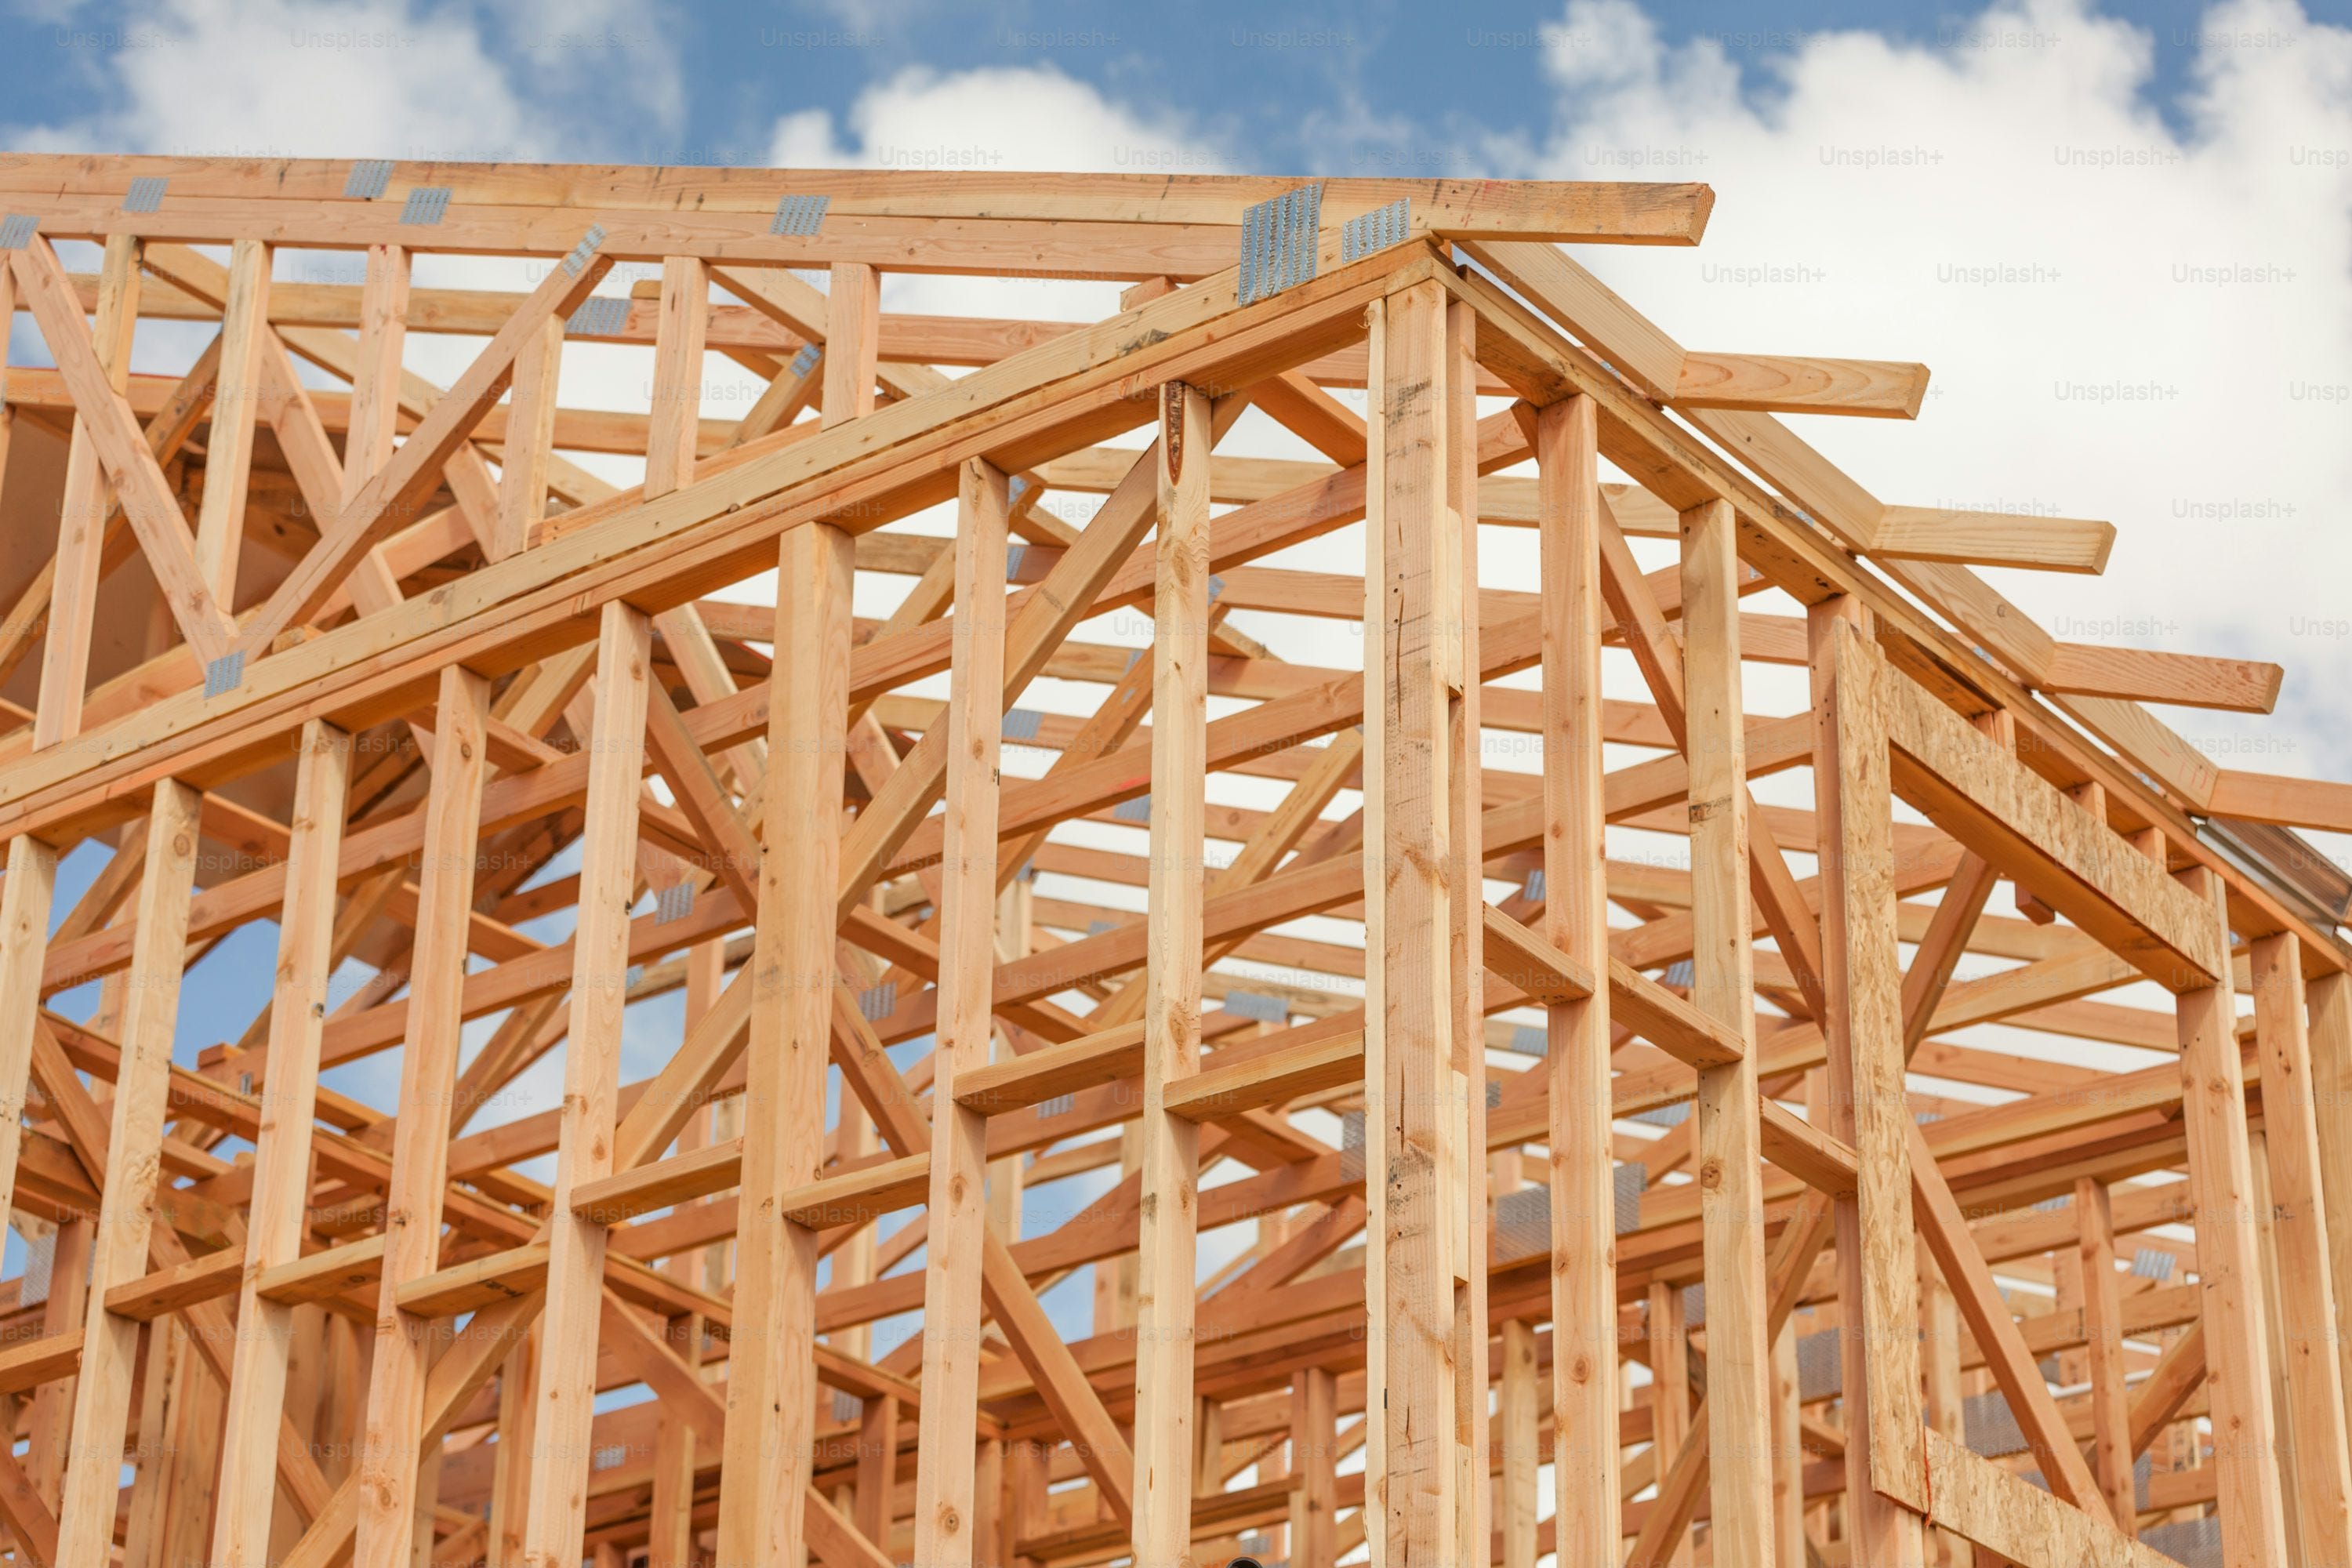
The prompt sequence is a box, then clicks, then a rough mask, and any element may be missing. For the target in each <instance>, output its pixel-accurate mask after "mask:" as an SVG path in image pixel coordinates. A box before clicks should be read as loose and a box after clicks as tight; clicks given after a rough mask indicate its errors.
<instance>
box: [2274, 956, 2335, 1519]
mask: <svg viewBox="0 0 2352 1568" xmlns="http://www.w3.org/2000/svg"><path fill="white" fill-rule="evenodd" d="M2251 958H2252V965H2251V967H2252V981H2253V991H2254V1041H2255V1045H2256V1047H2258V1048H2259V1049H2260V1051H2261V1053H2262V1085H2263V1146H2264V1149H2265V1151H2266V1152H2267V1155H2268V1159H2267V1169H2266V1171H2265V1172H2264V1174H2265V1175H2266V1176H2267V1177H2268V1181H2269V1187H2270V1199H2271V1201H2270V1203H2269V1205H2267V1207H2268V1209H2269V1213H2270V1216H2271V1225H2272V1226H2273V1229H2274V1231H2275V1233H2276V1237H2277V1247H2276V1256H2277V1259H2278V1289H2277V1290H2276V1292H2275V1293H2273V1295H2272V1296H2271V1298H2270V1300H2268V1301H2266V1302H2265V1305H2266V1306H2267V1307H2268V1308H2269V1310H2270V1311H2271V1312H2272V1313H2273V1334H2272V1339H2273V1344H2274V1346H2275V1348H2276V1350H2277V1351H2278V1352H2280V1360H2281V1364H2280V1365H2279V1366H2278V1367H2277V1368H2275V1369H2274V1371H2273V1376H2274V1377H2275V1379H2276V1381H2277V1383H2278V1385H2279V1386H2280V1387H2281V1388H2283V1389H2284V1391H2285V1394H2286V1398H2285V1400H2284V1404H2283V1405H2282V1406H2281V1408H2280V1410H2279V1412H2278V1420H2279V1428H2280V1432H2281V1434H2282V1438H2283V1442H2282V1445H2281V1446H2282V1447H2283V1448H2284V1450H2285V1452H2286V1453H2287V1454H2288V1455H2289V1457H2290V1459H2291V1466H2290V1469H2291V1473H2292V1476H2293V1479H2294V1506H2295V1513H2296V1521H2295V1522H2296V1530H2295V1534H2296V1538H2297V1542H2298V1544H2299V1545H2300V1547H2301V1549H2302V1552H2303V1557H2304V1560H2305V1562H2307V1563H2308V1562H2326V1561H2330V1560H2333V1559H2336V1558H2340V1557H2345V1556H2347V1554H2352V1505H2347V1496H2352V1479H2347V1461H2346V1442H2345V1427H2344V1393H2343V1388H2342V1385H2341V1383H2340V1381H2339V1378H2340V1370H2339V1368H2338V1366H2337V1363H2336V1349H2335V1347H2336V1341H2337V1340H2338V1339H2340V1338H2341V1337H2342V1336H2341V1331H2339V1330H2338V1329H2337V1327H2336V1286H2335V1281H2334V1280H2333V1279H2331V1278H2330V1277H2329V1274H2328V1268H2327V1249H2328V1239H2329V1238H2328V1230H2327V1216H2326V1212H2325V1209H2326V1200H2325V1197H2324V1191H2323V1176H2322V1166H2321V1163H2320V1151H2319V1124H2320V1122H2321V1121H2323V1120H2325V1119H2324V1118H2323V1117H2322V1116H2321V1115H2320V1107H2321V1105H2322V1104H2323V1103H2324V1102H2323V1101H2321V1100H2319V1099H2318V1098H2317V1096H2316V1094H2315V1092H2314V1088H2315V1085H2314V1077H2313V1068H2312V1053H2311V1042H2310V1036H2309V1032H2308V1031H2309V1021H2310V1013H2309V1008H2308V1005H2307V1002H2306V999H2305V987H2304V981H2303V944H2302V943H2301V942H2299V941H2298V940H2297V939H2296V938H2295V937H2294V935H2293V934H2292V933H2291V932H2284V931H2283V932H2279V933H2277V934H2275V935H2272V936H2265V937H2258V938H2256V939H2255V941H2254V942H2253V946H2252V955H2251Z"/></svg>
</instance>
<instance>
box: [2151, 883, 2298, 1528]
mask: <svg viewBox="0 0 2352 1568" xmlns="http://www.w3.org/2000/svg"><path fill="white" fill-rule="evenodd" d="M2179 883H2180V885H2181V886H2182V887H2184V888H2186V889H2188V890H2189V893H2190V894H2192V895H2193V896H2194V897H2196V898H2197V899H2198V900H2200V902H2202V903H2204V904H2205V905H2207V907H2209V908H2210V910H2212V921H2213V929H2214V931H2216V932H2217V933H2218V936H2219V940H2220V942H2221V947H2222V948H2223V950H2224V951H2227V949H2228V946H2229V931H2230V915H2229V907H2228V904H2227V902H2226V901H2225V900H2224V897H2223V894H2222V890H2221V883H2220V881H2219V880H2218V879H2216V878H2215V877H2214V876H2213V875H2212V874H2211V873H2210V872H2209V871H2206V870H2204V869H2203V868H2198V869H2195V870H2190V871H2186V872H2183V873H2181V875H2180V877H2179ZM2235 1011H2236V1009H2235V1005H2234V997H2233V994H2232V988H2231V985H2230V984H2228V982H2227V980H2226V978H2225V979H2224V980H2223V981H2222V982H2221V983H2219V984H2204V985H2191V986H2189V988H2188V989H2186V990H2184V991H2182V992H2180V993H2179V997H2178V1000H2177V1004H2176V1016H2177V1018H2178V1020H2179V1031H2180V1089H2181V1094H2180V1109H2181V1121H2182V1123H2183V1126H2184V1129H2185V1131H2187V1133H2188V1142H2189V1192H2190V1194H2191V1197H2192V1201H2193V1202H2194V1203H2195V1205H2196V1216H2197V1278H2198V1289H2199V1293H2200V1298H2201V1300H2203V1303H2204V1312H2203V1317H2204V1322H2205V1329H2206V1339H2205V1364H2206V1377H2205V1382H2206V1387H2207V1390H2208V1391H2209V1394H2210V1400H2211V1408H2212V1422H2213V1461H2212V1462H2213V1465H2214V1467H2215V1470H2216V1479H2217V1483H2218V1493H2219V1502H2220V1505H2221V1510H2220V1511H2221V1547H2222V1554H2223V1558H2224V1560H2225V1561H2226V1562H2227V1563H2229V1564H2230V1568H2254V1565H2255V1564H2257V1563H2284V1562H2285V1561H2286V1520H2285V1516H2284V1511H2283V1510H2282V1509H2281V1507H2280V1501H2279V1494H2278V1489H2277V1486H2276V1485H2275V1481H2276V1476H2277V1470H2276V1465H2277V1454H2276V1450H2275V1437H2274V1432H2275V1428H2274V1426H2273V1421H2272V1416H2271V1389H2270V1353H2269V1346H2268V1345H2267V1344H2266V1343H2265V1342H2264V1341H2265V1336H2266V1333H2267V1331H2266V1329H2265V1327H2264V1318H2263V1312H2264V1310H2265V1309H2264V1304H2263V1299H2262V1277H2261V1260H2260V1255H2259V1251H2258V1248H2257V1246H2256V1240H2255V1235H2254V1216H2253V1212H2252V1207H2251V1205H2252V1189H2253V1174H2252V1164H2251V1159H2252V1157H2251V1155H2250V1153H2249V1152H2248V1150H2247V1146H2246V1090H2245V1079H2244V1075H2243V1072H2242V1068H2241V1067H2240V1065H2239V1060H2238V1037H2237V1025H2236V1018H2235Z"/></svg>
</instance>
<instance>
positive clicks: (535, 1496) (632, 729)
mask: <svg viewBox="0 0 2352 1568" xmlns="http://www.w3.org/2000/svg"><path fill="white" fill-rule="evenodd" d="M652 663H653V626H652V623H651V622H649V621H648V620H647V619H646V616H645V615H644V613H643V612H641V611H639V610H637V609H635V608H633V607H632V606H630V605H626V604H624V603H621V602H620V601H618V600H615V601H614V603H612V604H609V605H605V606H604V621H603V625H602V626H600V627H599V629H598V633H597V640H596V720H595V725H596V728H595V733H596V735H597V736H598V737H599V742H600V743H598V744H597V745H596V746H595V747H594V749H593V751H592V752H591V753H590V762H589V774H588V823H589V825H590V826H589V831H588V835H587V840H586V842H585V843H584V844H583V847H582V849H581V858H580V898H579V910H580V918H579V923H578V924H577V925H576V926H575V927H574V929H573V931H572V1019H571V1027H570V1030H569V1036H568V1038H567V1040H566V1042H565V1045H564V1052H563V1122H562V1142H561V1143H560V1144H559V1145H558V1148H557V1152H556V1167H555V1186H554V1190H553V1192H552V1194H551V1195H550V1197H549V1201H548V1211H549V1221H548V1247H549V1255H548V1261H547V1308H546V1316H545V1319H544V1325H543V1332H544V1334H545V1336H546V1337H545V1340H544V1344H545V1354H544V1356H543V1357H542V1358H541V1363H540V1368H539V1391H538V1393H539V1414H538V1416H537V1419H536V1422H535V1429H536V1431H537V1434H538V1440H539V1442H540V1443H541V1445H542V1446H544V1447H546V1448H547V1449H548V1450H549V1451H550V1452H552V1453H555V1454H562V1455H572V1454H578V1453H582V1452H583V1451H585V1450H586V1449H587V1448H588V1447H590V1433H591V1430H592V1427H593V1421H594V1417H595V1406H596V1342H597V1326H598V1324H599V1323H600V1322H601V1321H603V1317H604V1249H605V1243H606V1240H607V1237H606V1232H605V1227H604V1226H603V1225H601V1224H599V1223H598V1222H597V1221H596V1220H595V1219H594V1218H593V1217H591V1216H588V1215H582V1214H579V1213H576V1212H575V1211H574V1209H573V1207H572V1192H573V1191H574V1190H575V1189H576V1188H578V1187H580V1186H581V1185H583V1184H585V1183H588V1182H593V1181H594V1180H596V1179H597V1178H599V1177H601V1176H604V1175H607V1174H609V1173H611V1171H612V1166H613V1145H614V1132H615V1131H616V1129H617V1124H618V1120H619V1108H618V1106H617V1104H616V1103H615V1100H614V1095H615V1092H616V1091H617V1089H618V1088H619V1082H620V1065H621V1030H622V1016H621V1015H622V1008H623V1006H624V1005H625V1001H626V998H627V994H628V967H629V906H630V905H631V904H633V903H635V901H636V889H637V878H636V864H637V810H636V807H637V796H638V789H639V785H638V771H639V758H638V756H637V754H636V753H635V751H634V749H632V748H630V747H628V746H627V745H625V744H624V743H622V742H623V740H624V738H625V737H628V736H633V735H639V734H642V733H644V732H645V727H646V687H647V685H648V681H649V675H650V667H651V665H652ZM587 1507H588V1491H587V1475H586V1473H585V1472H584V1470H583V1468H581V1467H579V1466H577V1465H574V1464H551V1465H537V1466H533V1467H532V1469H531V1480H530V1503H529V1511H528V1512H527V1514H526V1515H525V1521H524V1524H523V1557H524V1560H525V1561H526V1562H537V1563H570V1562H572V1561H574V1560H576V1559H577V1558H578V1557H579V1556H580V1553H581V1551H582V1548H583V1542H584V1541H585V1531H586V1525H587Z"/></svg>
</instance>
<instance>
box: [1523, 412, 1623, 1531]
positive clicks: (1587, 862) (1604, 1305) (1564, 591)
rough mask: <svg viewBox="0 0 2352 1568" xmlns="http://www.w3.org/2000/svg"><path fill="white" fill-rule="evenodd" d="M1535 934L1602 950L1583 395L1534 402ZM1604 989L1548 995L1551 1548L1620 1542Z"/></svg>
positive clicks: (1593, 467)
mask: <svg viewBox="0 0 2352 1568" xmlns="http://www.w3.org/2000/svg"><path fill="white" fill-rule="evenodd" d="M1536 462H1537V465H1538V479H1539V482H1540V484H1541V486H1542V500H1541V503H1540V504H1541V512H1542V519H1543V521H1542V525H1541V526H1542V538H1541V546H1542V564H1541V570H1542V573H1543V581H1542V614H1543V617H1544V620H1543V660H1544V664H1543V676H1544V710H1543V740H1544V752H1543V754H1544V816H1545V822H1544V838H1543V856H1544V891H1545V898H1544V917H1543V919H1544V931H1543V934H1544V938H1545V940H1546V941H1548V942H1550V943H1551V944H1552V945H1553V946H1554V947H1556V948H1558V949H1559V951H1560V952H1563V953H1565V954H1567V955H1568V956H1569V957H1570V959H1572V960H1574V961H1575V962H1577V963H1580V964H1581V965H1583V966H1585V968H1586V969H1587V971H1588V972H1589V973H1601V972H1602V971H1603V970H1605V968H1606V967H1607V962H1608V957H1609V949H1608V942H1609V910H1608V882H1607V879H1606V877H1605V875H1604V874H1603V871H1602V864H1603V854H1604V848H1605V846H1604V842H1603V839H1604V830H1603V827H1602V789H1603V785H1602V784H1601V744H1600V736H1601V725H1602V720H1601V711H1602V699H1601V626H1602V620H1601V586H1600V580H1601V558H1600V542H1599V537H1598V532H1599V528H1600V518H1599V507H1600V490H1599V484H1600V468H1599V447H1598V445H1597V437H1596V433H1595V429H1594V409H1593V405H1592V400H1591V399H1590V398H1586V397H1576V398H1571V399H1570V400H1569V401H1567V402H1566V403H1560V404H1555V405H1552V406H1551V407H1549V408H1547V409H1545V410H1544V411H1543V413H1542V415H1541V416H1539V418H1538V423H1537V429H1536ZM1545 1058H1546V1059H1545V1067H1544V1069H1543V1070H1544V1071H1545V1073H1546V1075H1547V1078H1548V1082H1547V1085H1546V1087H1547V1089H1548V1090H1549V1099H1550V1128H1549V1131H1550V1137H1549V1178H1550V1187H1551V1194H1552V1201H1551V1227H1552V1234H1551V1244H1552V1254H1553V1258H1554V1260H1555V1261H1554V1267H1553V1269H1552V1300H1551V1315H1552V1412H1553V1434H1554V1436H1553V1445H1552V1464H1553V1471H1552V1475H1553V1485H1554V1488H1555V1489H1556V1498H1555V1507H1554V1509H1553V1510H1552V1517H1553V1519H1554V1520H1555V1521H1558V1528H1559V1552H1560V1555H1561V1556H1562V1558H1563V1559H1564V1560H1567V1561H1570V1562H1577V1561H1591V1562H1600V1561H1604V1560H1606V1559H1607V1558H1608V1557H1609V1556H1611V1555H1612V1554H1614V1553H1615V1552H1617V1551H1618V1549H1619V1548H1618V1542H1619V1538H1620V1534H1621V1531H1620V1530H1619V1528H1618V1521H1619V1501H1618V1500H1619V1496H1620V1492H1621V1487H1620V1478H1619V1468H1620V1456H1621V1453H1622V1450H1621V1449H1620V1447H1619V1444H1618V1428H1617V1419H1618V1415H1617V1399H1618V1381H1617V1334H1616V1315H1617V1278H1616V1273H1617V1270H1616V1248H1617V1235H1616V1215H1617V1205H1616V1170H1615V1163H1614V1160H1613V1158H1612V1152H1613V1150H1614V1147H1615V1144H1614V1139H1613V1132H1612V1127H1611V1121H1612V1117H1613V1115H1614V1107H1613V1104H1612V1090H1611V1089H1610V1084H1609V1079H1610V1076H1611V1074H1610V1062H1609V1058H1610V1034H1609V1003H1608V993H1607V992H1606V991H1605V990H1596V991H1595V993H1594V994H1592V995H1591V996H1589V997H1587V998H1586V999H1584V1000H1583V1001H1580V1002H1569V1003H1564V1004H1561V1005H1557V1006H1553V1007H1549V1008H1547V1009H1546V1010H1545Z"/></svg>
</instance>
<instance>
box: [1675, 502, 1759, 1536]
mask: <svg viewBox="0 0 2352 1568" xmlns="http://www.w3.org/2000/svg"><path fill="white" fill-rule="evenodd" d="M1738 582H1739V560H1738V552H1737V551H1736V549H1735V548H1734V538H1733V525H1732V517H1731V509H1730V507H1728V506H1727V505H1725V504H1723V503H1721V502H1711V503H1709V504H1707V505H1705V506H1701V507H1697V508H1694V509H1693V510H1689V511H1686V512H1685V513H1684V514H1683V626H1684V636H1685V642H1684V647H1683V671H1684V676H1683V679H1684V685H1685V691H1686V693H1687V695H1688V700H1689V704H1690V709H1689V724H1690V802H1691V805H1690V816H1691V921H1692V933H1693V941H1694V942H1695V943H1696V948H1695V951H1694V952H1693V955H1692V956H1693V960H1694V963H1695V964H1696V969H1695V971H1694V973H1695V978H1694V980H1693V981H1692V984H1691V1001H1692V1004H1693V1005H1695V1006H1696V1007H1697V1008H1698V1009H1699V1011H1701V1012H1703V1013H1706V1014H1708V1015H1710V1016H1713V1017H1714V1018H1716V1019H1717V1020H1718V1021H1719V1022H1721V1023H1724V1024H1727V1025H1729V1026H1731V1027H1732V1028H1733V1029H1735V1030H1736V1031H1738V1034H1739V1035H1740V1037H1741V1038H1742V1040H1743V1042H1745V1043H1746V1045H1747V1046H1748V1049H1747V1051H1746V1053H1745V1054H1744V1055H1743V1056H1742V1057H1741V1058H1740V1059H1739V1060H1738V1062H1735V1063H1733V1064H1731V1065H1729V1066H1726V1067H1713V1068H1701V1069H1700V1071H1699V1075H1698V1105H1697V1112H1696V1114H1697V1120H1698V1128H1699V1131H1698V1145H1699V1170H1698V1178H1699V1188H1700V1192H1701V1194H1702V1197H1701V1205H1702V1211H1703V1217H1702V1219H1701V1233H1702V1236H1703V1238H1704V1241H1705V1245H1706V1282H1707V1286H1708V1290H1707V1313H1706V1342H1707V1407H1708V1411H1709V1415H1708V1419H1709V1421H1710V1422H1711V1423H1712V1426H1711V1427H1710V1433H1711V1440H1712V1442H1713V1443H1714V1446H1715V1450H1716V1462H1715V1463H1714V1465H1713V1466H1712V1471H1713V1476H1714V1482H1713V1498H1714V1517H1715V1518H1717V1519H1719V1520H1725V1521H1729V1520H1755V1521H1761V1520H1764V1519H1767V1518H1769V1517H1770V1514H1771V1510H1772V1438H1771V1419H1770V1416H1771V1405H1770V1397H1769V1395H1770V1389H1771V1356H1772V1352H1771V1340H1770V1338H1769V1335H1768V1334H1766V1332H1765V1331H1764V1317H1763V1311H1764V1202H1763V1188H1762V1184H1761V1172H1760V1169H1759V1164H1760V1159H1761V1151H1760V1149H1759V1135H1758V1131H1757V1121H1756V1118H1757V1109H1756V1102H1757V1069H1756V1055H1755V1049H1754V1041H1755V1027H1756V1024H1755V1006H1756V990H1755V968H1754V959H1753V954H1752V952H1751V950H1750V946H1749V936H1750V931H1751V929H1752V928H1751V926H1750V924H1749V921H1748V869H1747V868H1748V791H1747V789H1746V787H1745V785H1746V779H1747V767H1746V750H1747V736H1746V732H1745V721H1744V720H1743V719H1742V717H1741V714H1742V711H1743V710H1742V707H1741V702H1740V679H1739V590H1738ZM1712 1539H1713V1541H1714V1543H1715V1562H1716V1563H1717V1568H1732V1565H1733V1564H1755V1565H1756V1568H1766V1565H1768V1564H1769V1563H1770V1561H1771V1557H1770V1552H1771V1538H1770V1537H1769V1535H1768V1534H1766V1533H1765V1532H1764V1531H1760V1530H1753V1529H1748V1530H1717V1531H1714V1532H1713V1536H1712Z"/></svg>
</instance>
